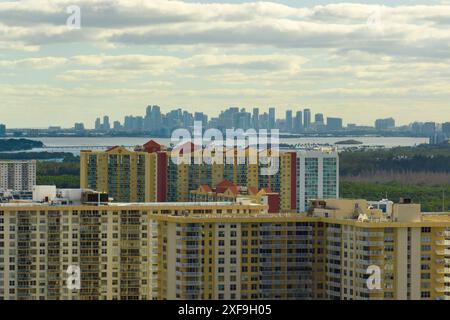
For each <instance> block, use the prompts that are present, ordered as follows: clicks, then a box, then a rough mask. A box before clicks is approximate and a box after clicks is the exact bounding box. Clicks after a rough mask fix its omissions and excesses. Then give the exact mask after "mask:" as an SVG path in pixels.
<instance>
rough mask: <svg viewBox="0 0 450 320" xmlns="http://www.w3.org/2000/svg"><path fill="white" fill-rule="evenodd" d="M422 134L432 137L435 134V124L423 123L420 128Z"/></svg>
mask: <svg viewBox="0 0 450 320" xmlns="http://www.w3.org/2000/svg"><path fill="white" fill-rule="evenodd" d="M422 132H423V134H425V135H427V136H432V135H434V134H435V132H436V123H435V122H425V123H424V124H423V127H422Z"/></svg>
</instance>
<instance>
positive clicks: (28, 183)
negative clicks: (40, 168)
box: [0, 160, 36, 191]
mask: <svg viewBox="0 0 450 320" xmlns="http://www.w3.org/2000/svg"><path fill="white" fill-rule="evenodd" d="M35 184H36V161H35V160H31V161H16V160H15V161H0V190H1V191H6V190H11V191H31V190H32V189H33V186H34V185H35Z"/></svg>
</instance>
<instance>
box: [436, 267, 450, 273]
mask: <svg viewBox="0 0 450 320" xmlns="http://www.w3.org/2000/svg"><path fill="white" fill-rule="evenodd" d="M436 272H437V273H439V274H448V273H449V274H450V268H442V269H437V270H436Z"/></svg>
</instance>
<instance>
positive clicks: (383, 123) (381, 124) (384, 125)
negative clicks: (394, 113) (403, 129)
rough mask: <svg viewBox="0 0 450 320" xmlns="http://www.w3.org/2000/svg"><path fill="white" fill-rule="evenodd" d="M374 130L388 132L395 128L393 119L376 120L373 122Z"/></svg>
mask: <svg viewBox="0 0 450 320" xmlns="http://www.w3.org/2000/svg"><path fill="white" fill-rule="evenodd" d="M375 128H376V129H377V130H389V129H393V128H395V120H394V119H393V118H387V119H377V120H376V121H375Z"/></svg>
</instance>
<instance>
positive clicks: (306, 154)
mask: <svg viewBox="0 0 450 320" xmlns="http://www.w3.org/2000/svg"><path fill="white" fill-rule="evenodd" d="M295 163H296V170H295V175H296V179H295V183H296V201H297V205H296V208H297V211H298V212H305V211H307V210H308V209H309V207H308V204H309V202H310V201H311V200H313V199H323V198H339V158H338V153H337V151H336V150H335V149H329V150H319V151H297V153H296V161H295Z"/></svg>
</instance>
